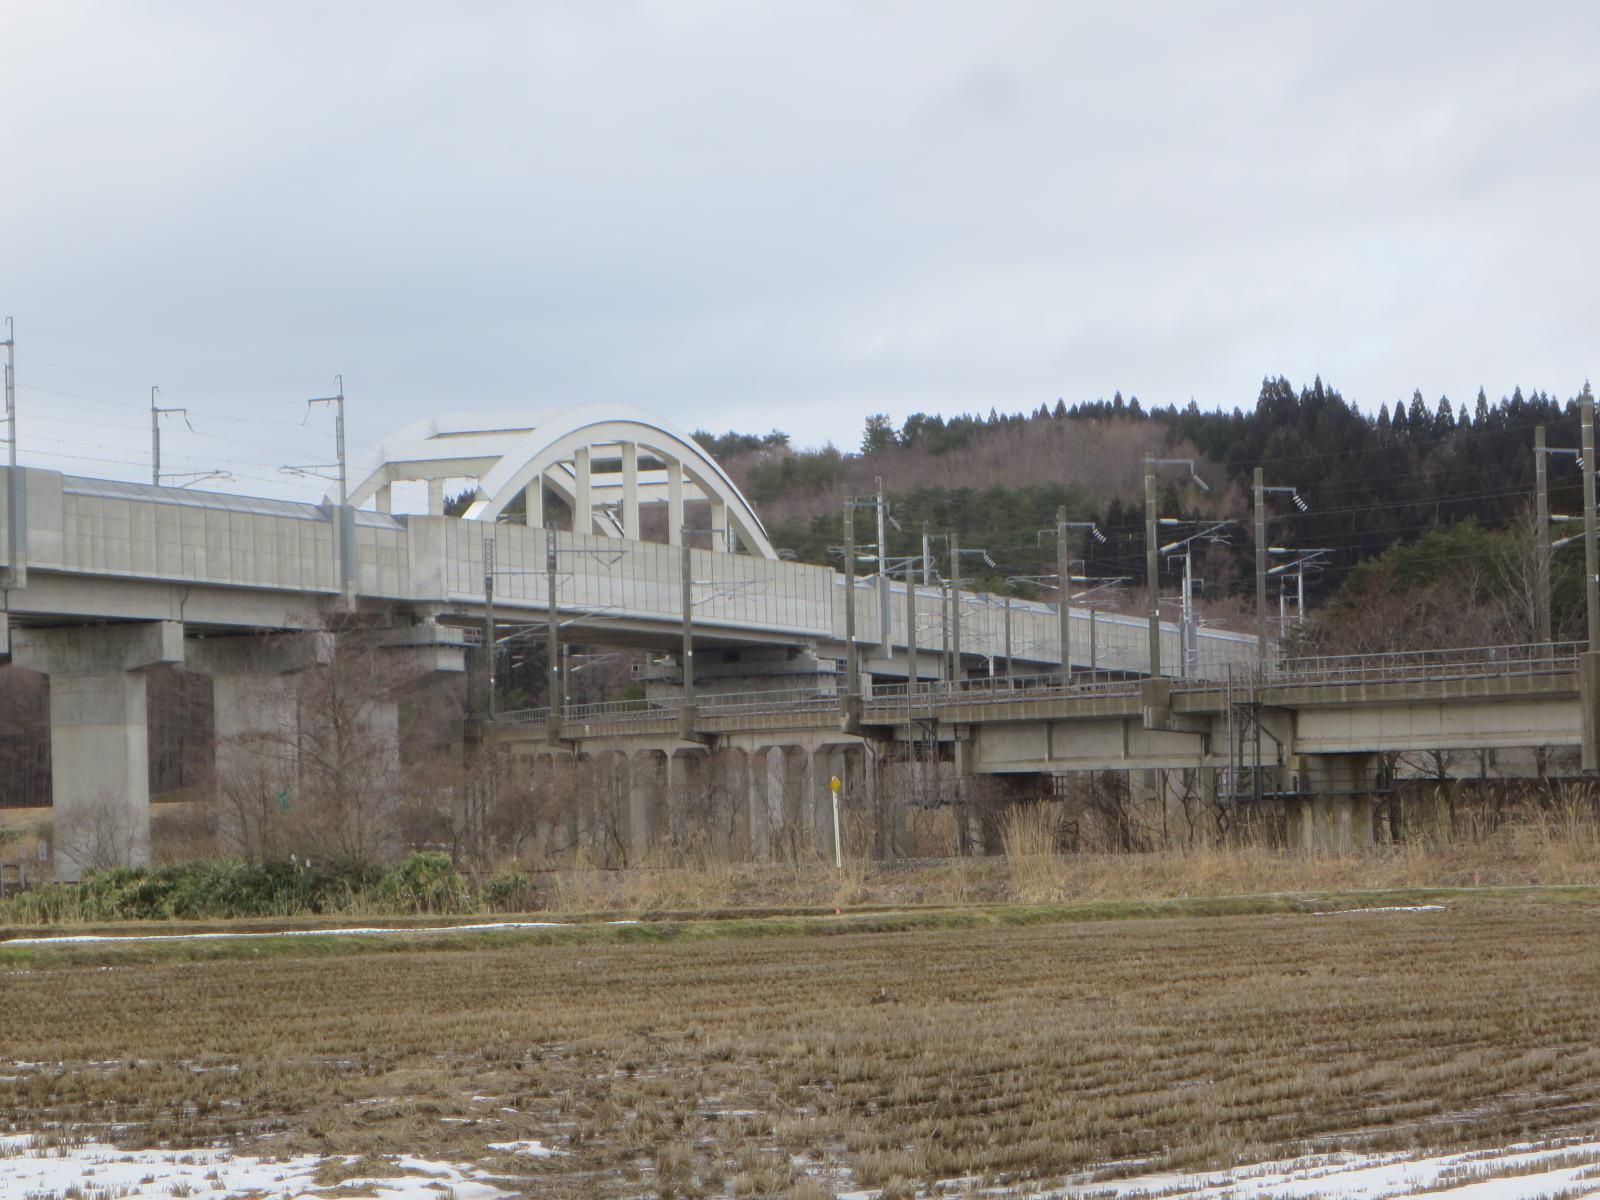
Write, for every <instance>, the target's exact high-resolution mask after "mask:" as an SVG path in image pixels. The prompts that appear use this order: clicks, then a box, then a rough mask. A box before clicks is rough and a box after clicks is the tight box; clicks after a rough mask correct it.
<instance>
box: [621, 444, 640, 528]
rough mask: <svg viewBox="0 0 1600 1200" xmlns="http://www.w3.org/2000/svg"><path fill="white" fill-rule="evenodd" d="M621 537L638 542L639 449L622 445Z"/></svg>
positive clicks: (630, 445)
mask: <svg viewBox="0 0 1600 1200" xmlns="http://www.w3.org/2000/svg"><path fill="white" fill-rule="evenodd" d="M622 536H623V537H625V538H629V539H631V540H632V541H638V540H639V447H638V446H637V445H635V444H634V443H633V442H623V443H622Z"/></svg>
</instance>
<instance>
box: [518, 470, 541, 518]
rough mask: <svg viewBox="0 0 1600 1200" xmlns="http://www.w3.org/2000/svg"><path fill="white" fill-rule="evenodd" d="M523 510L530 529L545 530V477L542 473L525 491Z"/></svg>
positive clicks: (523, 492) (523, 494)
mask: <svg viewBox="0 0 1600 1200" xmlns="http://www.w3.org/2000/svg"><path fill="white" fill-rule="evenodd" d="M522 510H523V514H524V520H525V521H526V523H527V525H528V526H529V528H531V529H543V528H544V475H543V474H542V473H541V474H540V475H539V477H538V478H537V479H535V480H534V481H533V482H532V483H530V484H529V485H528V486H527V487H526V488H524V489H523V491H522Z"/></svg>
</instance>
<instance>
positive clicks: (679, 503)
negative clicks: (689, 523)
mask: <svg viewBox="0 0 1600 1200" xmlns="http://www.w3.org/2000/svg"><path fill="white" fill-rule="evenodd" d="M682 544H683V464H682V463H680V462H679V461H678V460H677V459H675V458H669V459H667V545H669V546H678V545H682Z"/></svg>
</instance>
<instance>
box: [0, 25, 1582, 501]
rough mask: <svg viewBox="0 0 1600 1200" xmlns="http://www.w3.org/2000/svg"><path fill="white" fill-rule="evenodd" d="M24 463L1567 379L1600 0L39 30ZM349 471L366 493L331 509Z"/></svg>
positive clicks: (202, 461)
mask: <svg viewBox="0 0 1600 1200" xmlns="http://www.w3.org/2000/svg"><path fill="white" fill-rule="evenodd" d="M0 46H3V47H4V62H3V67H0V104H3V106H4V114H3V127H4V130H5V135H4V143H3V155H4V168H5V169H4V182H3V185H0V205H3V208H0V216H3V222H0V312H4V313H10V314H12V315H14V316H15V318H16V321H17V342H18V352H19V354H18V377H19V381H20V385H21V386H20V396H19V398H20V402H21V405H22V411H23V420H24V426H23V431H22V450H23V459H24V461H26V462H31V463H34V464H36V465H41V466H51V467H57V468H61V469H68V470H77V471H82V472H84V473H93V474H100V475H108V476H113V477H123V478H141V477H144V476H146V475H147V474H148V470H149V467H148V454H149V446H148V415H147V411H146V407H147V406H148V403H149V386H150V385H151V384H160V385H161V388H162V400H163V402H164V403H167V404H183V405H187V406H188V407H189V408H190V411H191V418H192V421H193V424H194V429H195V432H194V433H193V434H191V433H190V432H189V431H188V430H187V429H185V428H183V426H182V425H181V423H178V424H175V425H172V426H171V428H170V431H169V434H168V438H167V440H166V442H165V443H164V448H165V457H166V458H167V460H168V461H169V462H170V463H171V464H172V466H173V467H174V468H175V469H184V468H189V467H196V466H202V465H206V466H209V465H219V464H224V465H228V466H230V467H231V468H232V469H233V470H234V471H235V473H236V474H237V475H238V477H239V482H238V484H237V485H236V486H237V487H238V488H239V489H240V490H247V491H252V492H266V493H269V494H282V495H304V494H307V486H306V485H304V484H301V485H296V484H295V483H294V482H293V481H291V480H288V479H285V478H283V477H280V476H278V475H277V474H276V473H275V467H276V466H277V465H278V464H281V463H288V462H306V461H313V460H316V459H318V458H321V457H327V456H328V455H330V454H331V437H330V435H329V432H328V431H329V429H330V427H331V426H330V423H329V421H328V420H327V417H326V415H319V416H317V417H314V418H313V420H312V423H311V425H310V426H305V427H302V426H301V425H300V424H299V423H300V421H301V418H302V414H303V412H304V408H303V405H302V400H303V399H304V398H305V397H306V396H310V395H315V394H320V393H322V392H325V391H327V390H328V389H329V388H330V386H331V382H332V376H333V374H334V372H336V371H338V372H343V374H344V377H345V381H346V388H347V392H348V394H349V403H350V423H351V429H350V434H351V442H352V447H353V450H356V449H359V448H360V447H362V446H368V445H371V444H373V443H374V442H376V441H377V440H378V439H379V438H380V437H381V436H382V435H383V434H384V433H386V432H387V431H389V430H390V429H392V428H394V427H396V426H398V425H399V424H401V423H402V422H404V421H407V420H411V419H415V418H417V417H421V416H425V415H427V414H429V413H431V412H436V411H449V410H457V409H489V410H500V409H509V408H517V407H524V408H530V409H536V410H539V409H549V408H555V407H562V406H565V405H568V404H579V403H586V402H624V403H631V404H635V405H637V406H640V407H643V408H647V409H651V410H654V411H656V412H659V413H660V414H662V415H664V416H665V417H667V418H669V419H670V420H672V421H675V422H677V423H678V424H680V425H683V426H687V427H691V428H692V427H696V426H705V427H710V428H714V429H717V430H722V429H726V428H739V429H744V430H751V431H764V430H766V429H769V428H772V427H774V426H776V427H779V428H782V429H786V430H788V431H789V432H790V433H792V434H793V435H794V437H795V439H796V441H797V442H800V443H805V444H810V443H818V442H822V441H825V440H829V439H832V440H835V441H837V442H838V443H840V444H841V445H845V446H853V445H854V443H855V442H856V440H857V439H858V438H859V434H860V427H861V421H862V416H863V414H865V413H867V412H872V411H886V412H888V413H890V414H891V415H892V416H893V417H894V418H895V419H896V421H898V420H900V419H901V418H903V417H904V416H905V414H906V413H908V412H912V411H917V410H922V411H930V412H931V411H938V412H944V413H954V412H958V411H963V410H982V411H987V410H988V409H989V408H990V406H997V407H999V408H1000V409H1002V410H1007V409H1017V408H1032V407H1035V406H1037V405H1038V404H1039V403H1041V402H1046V403H1053V402H1054V401H1055V399H1056V398H1057V397H1058V396H1059V397H1064V398H1066V399H1067V401H1068V402H1069V403H1071V402H1073V401H1077V400H1091V399H1094V398H1096V397H1100V396H1109V395H1110V394H1111V393H1112V392H1113V391H1114V390H1117V389H1121V390H1122V392H1123V393H1124V394H1137V395H1139V396H1140V397H1141V398H1143V399H1144V400H1146V401H1148V402H1155V403H1166V402H1168V401H1176V402H1178V403H1180V404H1181V403H1186V402H1187V401H1188V400H1189V398H1190V397H1191V396H1192V397H1193V398H1194V399H1196V400H1197V401H1198V402H1199V403H1200V404H1201V405H1202V406H1206V407H1211V406H1217V405H1222V406H1226V407H1232V406H1234V405H1249V404H1250V403H1251V402H1252V401H1253V399H1254V397H1255V394H1256V391H1257V388H1258V386H1259V382H1260V380H1261V378H1262V376H1263V375H1266V374H1278V373H1284V374H1287V375H1288V376H1289V377H1290V378H1291V379H1293V380H1295V381H1296V382H1301V381H1309V379H1310V378H1311V376H1312V375H1313V374H1314V373H1317V372H1320V373H1321V374H1322V376H1323V378H1324V379H1325V380H1327V381H1328V382H1330V383H1332V384H1334V385H1336V386H1338V387H1339V388H1340V389H1342V390H1343V392H1344V394H1345V395H1346V397H1348V398H1350V399H1352V400H1354V401H1356V402H1357V403H1359V404H1361V405H1362V406H1363V407H1366V408H1369V409H1370V408H1371V407H1372V406H1374V405H1376V404H1377V403H1379V402H1392V401H1393V400H1395V399H1396V398H1398V397H1409V396H1410V394H1411V391H1412V389H1413V388H1421V389H1422V391H1423V392H1424V394H1425V395H1426V396H1428V398H1429V401H1430V403H1431V402H1433V401H1435V400H1437V398H1438V396H1439V395H1440V393H1441V392H1443V393H1447V394H1449V395H1450V396H1451V397H1452V398H1453V399H1457V400H1468V401H1470V400H1471V398H1472V397H1473V396H1474V395H1475V394H1476V392H1477V389H1478V387H1479V386H1480V385H1482V386H1484V387H1485V388H1487V389H1488V391H1489V392H1490V394H1491V395H1492V396H1499V395H1500V394H1501V393H1504V392H1509V391H1510V389H1511V388H1512V387H1513V385H1516V384H1519V383H1520V384H1521V385H1522V386H1523V387H1524V388H1545V389H1549V390H1552V391H1557V392H1560V393H1561V394H1562V395H1568V394H1571V393H1573V392H1575V391H1576V390H1577V388H1578V387H1579V386H1580V385H1581V383H1582V381H1583V379H1584V378H1585V377H1586V376H1587V375H1588V374H1590V373H1591V372H1592V371H1593V370H1594V366H1593V363H1594V361H1595V359H1594V347H1595V345H1596V342H1595V335H1596V332H1597V331H1600V299H1597V290H1596V281H1595V279H1594V273H1595V266H1596V263H1597V262H1600V254H1597V251H1600V220H1597V217H1596V210H1597V206H1600V186H1597V185H1600V179H1597V175H1600V155H1597V151H1600V136H1597V130H1600V105H1597V103H1596V101H1597V90H1600V71H1597V63H1600V5H1597V4H1593V3H1586V2H1575V3H1569V4H1557V3H1526V2H1524V3H1518V4H1511V3H1505V4H1474V3H1465V2H1462V0H1453V2H1450V3H1415V4H1405V3H1395V2H1393V0H1387V2H1383V3H1351V2H1348V0H1341V2H1340V3H1337V4H1335V3H1326V4H1322V5H1318V6H1312V5H1310V4H1300V3H1292V4H1284V3H1228V4H1224V3H1205V4H1201V3H1183V4H1177V3H1173V4H1127V3H1107V4H1075V3H1068V2H1066V0H1060V2H1055V3H1037V4H1036V3H1020V2H1013V3H1004V2H994V0H991V2H987V3H977V2H975V0H974V2H971V3H939V2H935V0H905V2H901V3H878V2H867V0H860V2H855V3H845V2H833V3H830V2H819V0H794V2H792V3H784V4H778V3H751V2H748V0H743V2H731V0H730V2H728V3H716V2H703V3H702V2H690V0H680V2H676V3H602V2H595V0H584V2H581V3H570V4H569V3H533V2H529V3H518V4H495V3H474V4H458V5H442V4H437V3H430V4H408V3H403V2H397V0H386V2H384V3H379V4H356V3H345V4H338V5H327V4H322V3H314V4H298V3H283V2H282V0H274V2H272V3H265V2H262V3H256V4H243V3H234V4H216V3H189V4H183V3H143V4H137V3H131V2H129V3H118V4H112V3H100V4H74V3H63V2H61V0H50V2H49V3H38V4H33V3H24V2H20V0H8V3H6V4H5V5H4V7H3V8H0ZM319 490H320V489H319Z"/></svg>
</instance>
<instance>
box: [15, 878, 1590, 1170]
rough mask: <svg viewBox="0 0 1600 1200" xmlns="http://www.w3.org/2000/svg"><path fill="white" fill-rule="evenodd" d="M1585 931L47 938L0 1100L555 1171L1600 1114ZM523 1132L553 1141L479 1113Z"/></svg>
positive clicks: (1387, 927)
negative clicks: (106, 957) (536, 939)
mask: <svg viewBox="0 0 1600 1200" xmlns="http://www.w3.org/2000/svg"><path fill="white" fill-rule="evenodd" d="M1597 933H1600V911H1597V910H1596V909H1595V908H1594V907H1592V906H1589V905H1563V904H1548V903H1536V902H1516V901H1493V902H1482V903H1476V904H1464V905H1461V906H1460V907H1454V908H1452V909H1450V910H1449V911H1445V912H1417V913H1406V912H1372V913H1347V914H1340V915H1262V916H1224V917H1206V918H1171V919H1165V920H1156V921H1148V920H1141V921H1104V922H1098V923H1093V924H1045V925H1038V926H1028V927H1018V928H970V929H938V930H913V931H908V932H898V933H862V934H855V935H841V936H837V937H830V938H804V937H790V938H758V939H729V940H708V941H700V942H681V943H673V944H662V945H650V944H632V945H626V944H580V945H561V944H542V945H532V944H507V945H503V946H495V945H482V946H476V947H474V948H472V949H471V950H470V951H466V952H463V951H460V950H456V951H445V950H440V949H437V948H433V949H430V948H429V947H428V946H427V945H426V944H419V945H417V946H415V947H414V948H408V949H407V950H405V951H403V952H396V953H385V954H372V955H350V956H341V957H334V958H318V957H278V958H273V959H267V960H259V961H252V960H249V959H220V960H216V961H204V962H166V961H155V962H144V963H138V964H133V963H130V964H128V965H105V964H104V963H102V964H100V965H96V966H76V965H63V964H61V963H60V962H59V961H58V962H55V963H54V964H51V965H43V966H37V967H34V968H31V969H13V970H0V1011H3V1013H4V1018H3V1020H0V1112H4V1113H5V1114H6V1115H7V1117H8V1119H9V1120H10V1121H11V1122H12V1123H13V1126H14V1129H16V1130H19V1131H28V1132H44V1133H51V1134H62V1135H70V1134H71V1133H72V1132H73V1131H75V1130H87V1131H92V1132H93V1133H94V1134H95V1135H96V1136H99V1137H101V1138H102V1139H103V1138H106V1137H111V1138H114V1139H116V1140H119V1141H122V1142H124V1143H126V1144H128V1145H130V1146H134V1145H154V1144H158V1143H168V1142H172V1141H178V1142H191V1143H201V1142H212V1141H214V1140H217V1139H219V1138H237V1139H239V1140H240V1141H241V1142H242V1143H244V1144H247V1145H251V1146H254V1147H255V1148H256V1152H261V1151H263V1150H264V1151H268V1152H271V1153H290V1152H299V1153H305V1152H313V1153H327V1154H357V1155H383V1154H397V1153H411V1154H420V1155H423V1156H425V1157H428V1158H430V1159H435V1160H448V1161H471V1162H479V1163H488V1164H489V1165H491V1166H497V1167H503V1172H502V1173H503V1174H504V1176H505V1177H506V1178H507V1179H508V1180H521V1181H522V1184H521V1186H523V1187H525V1188H527V1189H529V1190H530V1191H533V1190H536V1191H537V1194H539V1195H540V1196H565V1195H571V1196H577V1195H585V1196H588V1195H619V1196H620V1195H639V1194H641V1193H643V1192H646V1191H648V1192H651V1193H655V1194H660V1195H663V1196H711V1195H720V1194H729V1195H788V1194H790V1193H791V1191H793V1190H794V1188H795V1186H796V1181H797V1179H798V1178H799V1175H798V1173H797V1172H798V1171H799V1170H801V1169H804V1168H803V1167H797V1163H802V1164H805V1165H806V1166H809V1167H810V1168H812V1169H818V1170H820V1171H821V1172H822V1175H821V1178H825V1179H831V1180H833V1181H834V1182H838V1183H842V1182H844V1181H845V1180H846V1179H848V1180H851V1181H853V1183H854V1184H855V1185H856V1186H882V1185H885V1184H893V1183H894V1181H897V1180H909V1181H928V1180H934V1179H940V1178H951V1177H958V1176H972V1175H976V1176H980V1177H986V1178H989V1179H1005V1178H1016V1177H1022V1178H1044V1179H1048V1178H1052V1177H1055V1176H1059V1175H1063V1174H1066V1173H1069V1172H1075V1171H1079V1170H1082V1169H1084V1168H1088V1167H1093V1166H1096V1165H1098V1164H1105V1163H1108V1162H1110V1163H1122V1164H1126V1165H1127V1166H1128V1168H1129V1169H1134V1167H1135V1165H1137V1168H1138V1169H1141V1170H1149V1169H1159V1168H1166V1167H1171V1168H1190V1167H1197V1166H1215V1165H1223V1164H1228V1163H1232V1162H1234V1161H1236V1160H1244V1161H1248V1160H1257V1159H1266V1158H1271V1157H1275V1156H1282V1155H1284V1154H1286V1153H1294V1152H1300V1151H1304V1150H1327V1149H1331V1148H1336V1147H1337V1148H1346V1149H1385V1148H1403V1147H1411V1146H1455V1145H1474V1144H1504V1143H1506V1142H1509V1141H1512V1140H1515V1139H1517V1138H1521V1137H1525V1136H1528V1135H1536V1134H1544V1133H1554V1132H1563V1131H1571V1130H1574V1129H1583V1128H1588V1127H1592V1124H1593V1122H1594V1120H1595V1118H1596V1116H1597V1115H1600V1036H1597V1035H1600V938H1597V937H1596V934H1597ZM13 1064H14V1065H13ZM268 1135H270V1136H268ZM518 1139H539V1140H541V1141H542V1142H543V1143H544V1145H546V1146H549V1147H553V1148H555V1149H557V1150H559V1151H563V1152H564V1153H561V1154H559V1155H556V1156H553V1157H549V1158H541V1159H537V1160H530V1159H527V1158H525V1157H519V1156H513V1155H509V1154H500V1153H498V1152H495V1151H492V1150H489V1149H487V1148H486V1147H488V1146H489V1145H490V1144H491V1143H499V1144H504V1143H508V1142H514V1141H517V1140H518ZM0 1169H3V1159H0ZM805 1186H806V1188H807V1189H811V1188H812V1185H811V1184H807V1185H805Z"/></svg>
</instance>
